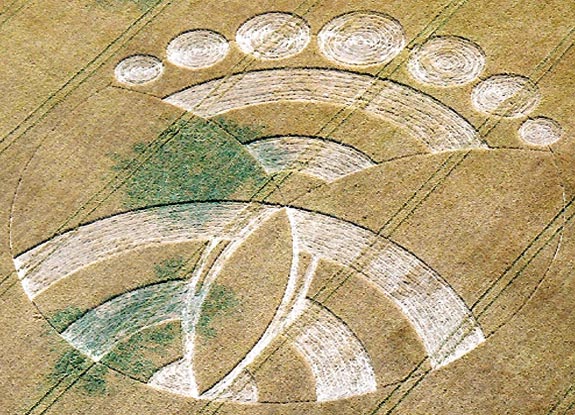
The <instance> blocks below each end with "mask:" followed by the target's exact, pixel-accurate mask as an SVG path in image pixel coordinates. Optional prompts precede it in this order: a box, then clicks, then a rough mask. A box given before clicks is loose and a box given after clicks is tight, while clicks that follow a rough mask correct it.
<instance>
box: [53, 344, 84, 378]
mask: <svg viewBox="0 0 575 415" xmlns="http://www.w3.org/2000/svg"><path fill="white" fill-rule="evenodd" d="M90 364H91V362H90V360H89V359H88V358H86V357H85V356H84V355H83V354H82V353H80V352H79V351H77V350H69V351H67V352H65V353H64V354H63V355H62V356H60V358H59V359H58V361H57V362H56V364H55V365H54V368H53V369H52V371H51V372H50V373H49V375H48V378H49V379H50V380H52V381H54V382H58V381H60V380H62V379H63V378H65V377H67V376H77V375H79V374H80V373H82V372H83V371H84V370H86V369H87V368H88V367H89V366H90Z"/></svg>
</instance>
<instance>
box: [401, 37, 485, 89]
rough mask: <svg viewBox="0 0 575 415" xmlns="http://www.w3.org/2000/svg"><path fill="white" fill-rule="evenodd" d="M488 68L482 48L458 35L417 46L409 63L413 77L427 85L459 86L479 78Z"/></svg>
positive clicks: (439, 38)
mask: <svg viewBox="0 0 575 415" xmlns="http://www.w3.org/2000/svg"><path fill="white" fill-rule="evenodd" d="M484 67H485V54H484V53H483V51H482V50H481V48H480V47H479V46H478V45H477V44H475V43H473V42H471V41H470V40H467V39H463V38H460V37H457V36H440V37H435V38H432V39H430V40H428V41H427V42H425V43H424V44H423V45H420V46H418V47H416V48H415V49H414V50H413V52H412V53H411V56H410V58H409V62H408V69H409V72H410V73H411V76H413V78H415V79H416V80H418V81H419V82H422V83H424V84H430V85H435V86H456V85H463V84H466V83H469V82H471V81H473V80H474V79H476V78H477V77H478V76H479V75H480V74H481V72H482V71H483V68H484Z"/></svg>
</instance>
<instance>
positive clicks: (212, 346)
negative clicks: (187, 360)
mask: <svg viewBox="0 0 575 415" xmlns="http://www.w3.org/2000/svg"><path fill="white" fill-rule="evenodd" d="M291 264H292V236H291V231H290V225H289V221H288V218H287V215H286V213H285V211H280V212H278V213H276V214H274V215H273V216H272V217H271V218H270V219H268V220H267V221H266V222H264V223H263V224H262V225H261V226H260V227H259V228H258V229H257V230H255V231H254V232H253V233H252V234H251V235H250V236H248V237H247V238H246V240H245V241H244V242H243V243H242V244H241V245H240V246H239V247H238V248H237V250H236V251H235V252H234V253H233V255H232V256H231V257H230V259H229V260H228V261H226V263H225V265H224V266H223V268H222V270H221V272H220V273H219V275H218V276H217V279H216V281H215V282H214V284H212V286H211V287H210V291H209V293H208V295H207V297H206V300H205V302H204V304H203V305H202V310H201V312H200V317H199V321H198V325H197V328H196V339H195V353H194V372H195V376H196V382H197V384H198V392H199V393H200V394H201V393H203V392H205V391H206V390H208V389H209V388H210V387H212V386H213V385H214V384H216V383H217V382H218V381H219V380H221V379H222V378H223V377H224V376H225V375H226V374H227V373H229V372H230V371H231V370H232V369H233V368H234V367H235V366H236V365H237V364H238V363H240V361H241V360H242V359H243V358H244V357H245V355H246V354H247V353H248V352H249V351H250V350H251V349H252V348H253V347H254V345H255V344H256V342H257V341H258V340H259V339H260V338H261V336H262V335H263V333H264V332H265V330H266V328H267V327H268V325H269V324H270V323H271V321H272V319H273V317H274V315H275V313H276V310H277V309H278V307H279V305H280V302H281V300H282V297H283V295H284V292H285V290H286V286H287V281H288V277H289V275H290V267H291Z"/></svg>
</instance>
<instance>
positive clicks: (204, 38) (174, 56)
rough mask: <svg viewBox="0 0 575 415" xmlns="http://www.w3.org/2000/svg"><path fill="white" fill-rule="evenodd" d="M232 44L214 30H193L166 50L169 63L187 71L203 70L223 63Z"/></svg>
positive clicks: (173, 40)
mask: <svg viewBox="0 0 575 415" xmlns="http://www.w3.org/2000/svg"><path fill="white" fill-rule="evenodd" d="M229 50H230V44H229V42H228V41H227V39H226V38H225V37H224V36H222V35H221V34H219V33H217V32H214V31H212V30H204V29H199V30H191V31H189V32H184V33H182V34H180V35H178V36H177V37H175V38H174V39H172V40H171V41H170V43H169V44H168V47H167V49H166V54H167V56H168V61H170V62H171V63H173V64H174V65H176V66H180V67H183V68H186V69H203V68H208V67H210V66H213V65H215V64H216V63H218V62H220V61H222V60H223V59H224V58H225V57H226V56H227V54H228V51H229Z"/></svg>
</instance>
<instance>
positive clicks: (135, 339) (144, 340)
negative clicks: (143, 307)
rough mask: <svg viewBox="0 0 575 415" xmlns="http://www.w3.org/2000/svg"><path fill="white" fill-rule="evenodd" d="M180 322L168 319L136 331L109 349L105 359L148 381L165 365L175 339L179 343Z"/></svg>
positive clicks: (127, 373)
mask: <svg viewBox="0 0 575 415" xmlns="http://www.w3.org/2000/svg"><path fill="white" fill-rule="evenodd" d="M179 340H180V331H179V323H169V324H166V325H163V326H160V327H153V328H150V329H147V330H143V331H141V332H139V333H136V334H135V335H133V336H132V337H130V339H129V340H127V341H125V342H123V343H121V344H119V345H118V346H117V347H116V348H115V349H114V350H113V351H111V352H110V353H108V354H107V355H106V356H105V357H104V358H103V359H102V363H104V364H105V365H107V366H109V367H110V368H112V369H115V370H117V371H119V372H121V373H124V374H125V375H128V376H130V377H132V378H134V379H138V380H141V381H143V382H147V381H148V379H150V378H151V377H152V375H153V374H154V373H155V372H156V371H157V370H158V369H159V368H160V367H162V366H163V364H164V363H167V362H164V363H157V362H158V361H159V360H162V359H161V358H162V357H166V354H167V352H166V350H167V348H169V346H170V345H172V344H174V343H175V342H176V341H177V343H178V348H179V346H180V342H179Z"/></svg>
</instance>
